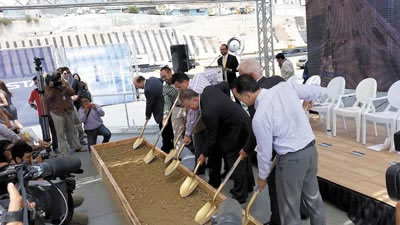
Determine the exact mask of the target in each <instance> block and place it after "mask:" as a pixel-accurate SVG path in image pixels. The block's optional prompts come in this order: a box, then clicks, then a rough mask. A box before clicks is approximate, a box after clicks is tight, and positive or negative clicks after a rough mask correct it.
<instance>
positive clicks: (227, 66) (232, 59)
mask: <svg viewBox="0 0 400 225" xmlns="http://www.w3.org/2000/svg"><path fill="white" fill-rule="evenodd" d="M219 50H220V52H221V55H222V56H221V57H220V58H219V59H218V66H222V68H223V69H224V72H225V73H226V78H227V79H228V80H227V81H228V84H229V88H231V89H232V87H231V84H232V82H233V80H235V78H236V71H237V67H238V66H239V62H238V60H237V59H236V56H233V55H230V54H228V45H226V44H222V45H221V47H220V48H219ZM235 101H236V103H238V104H240V102H239V100H238V99H237V98H236V97H235Z"/></svg>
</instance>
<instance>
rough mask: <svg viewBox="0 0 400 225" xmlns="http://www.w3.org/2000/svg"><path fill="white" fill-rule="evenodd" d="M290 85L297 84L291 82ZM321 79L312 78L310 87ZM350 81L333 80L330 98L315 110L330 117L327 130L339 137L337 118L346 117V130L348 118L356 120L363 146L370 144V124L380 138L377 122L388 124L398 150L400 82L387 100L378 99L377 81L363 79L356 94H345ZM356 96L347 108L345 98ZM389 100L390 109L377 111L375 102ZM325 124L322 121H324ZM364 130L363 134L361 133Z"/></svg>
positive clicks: (327, 119) (389, 132)
mask: <svg viewBox="0 0 400 225" xmlns="http://www.w3.org/2000/svg"><path fill="white" fill-rule="evenodd" d="M288 82H296V81H294V79H293V80H290V79H289V80H288ZM320 83H321V78H320V77H319V76H318V75H315V76H312V77H310V78H309V79H308V80H307V81H306V85H320ZM345 86H346V81H345V79H344V78H343V77H335V78H334V79H332V80H331V81H330V82H329V84H328V86H327V88H326V91H327V98H326V100H325V101H324V102H322V103H318V104H315V105H314V106H313V107H312V108H311V110H312V111H316V112H318V113H319V114H320V118H322V117H321V115H325V116H326V129H327V131H328V132H330V131H331V120H332V125H333V127H332V128H333V129H332V134H333V136H336V129H337V127H336V118H337V116H342V118H343V127H344V129H346V122H345V117H352V118H354V119H355V124H356V134H357V135H356V140H357V142H360V136H361V135H362V143H363V144H365V143H366V132H367V121H370V122H372V123H374V129H375V135H376V136H377V130H376V123H383V124H385V125H386V128H387V134H388V137H389V140H390V151H394V141H393V135H394V133H395V132H396V130H399V129H400V81H397V82H395V83H394V84H393V85H392V86H391V87H390V88H389V91H388V94H387V96H385V97H379V98H377V97H376V92H377V84H376V80H375V79H373V78H366V79H364V80H362V81H361V82H360V83H359V84H358V85H357V87H356V91H355V93H352V94H346V95H345V94H344V90H345ZM353 96H354V97H355V98H356V102H355V103H354V104H353V105H352V106H349V107H346V106H344V101H343V100H344V99H345V98H347V97H353ZM379 100H380V101H383V100H387V101H388V106H387V107H386V108H385V110H383V111H382V112H376V110H375V106H374V102H376V101H379ZM321 121H322V119H321ZM361 130H362V132H361Z"/></svg>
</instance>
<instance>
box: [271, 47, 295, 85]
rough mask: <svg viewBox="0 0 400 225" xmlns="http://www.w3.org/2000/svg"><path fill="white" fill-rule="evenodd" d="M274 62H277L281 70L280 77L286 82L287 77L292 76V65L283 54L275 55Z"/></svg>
mask: <svg viewBox="0 0 400 225" xmlns="http://www.w3.org/2000/svg"><path fill="white" fill-rule="evenodd" d="M275 58H276V61H278V64H279V68H281V76H282V78H283V79H285V80H288V79H289V77H291V76H293V75H294V67H293V63H292V62H291V61H290V60H288V59H286V57H285V55H284V54H283V53H278V54H277V55H276V57H275Z"/></svg>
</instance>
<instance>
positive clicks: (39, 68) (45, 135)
mask: <svg viewBox="0 0 400 225" xmlns="http://www.w3.org/2000/svg"><path fill="white" fill-rule="evenodd" d="M41 60H44V59H43V58H37V57H35V58H34V63H35V70H36V77H37V81H38V92H39V97H40V105H38V107H40V109H41V111H42V112H43V113H42V115H40V118H41V119H42V120H43V121H44V123H43V124H44V126H43V127H42V134H43V140H44V141H46V142H49V141H51V138H50V128H49V113H48V111H47V107H45V101H46V99H45V97H44V78H43V70H42V62H41ZM47 151H48V152H49V151H50V148H49V149H47Z"/></svg>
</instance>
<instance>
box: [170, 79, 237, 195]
mask: <svg viewBox="0 0 400 225" xmlns="http://www.w3.org/2000/svg"><path fill="white" fill-rule="evenodd" d="M217 75H218V74H217V73H212V72H205V73H199V74H196V75H195V76H194V77H193V78H192V79H189V77H188V76H187V75H186V74H185V73H180V72H178V73H175V74H174V75H172V83H173V84H174V85H175V87H176V88H177V89H179V91H183V90H186V89H192V90H193V91H195V92H196V93H197V94H202V93H203V90H204V88H206V87H207V86H214V87H216V88H218V89H219V90H220V91H222V92H223V93H225V94H226V95H227V96H230V89H229V85H228V83H227V82H225V81H223V82H220V83H218V81H217V80H218V79H217ZM197 112H198V110H195V111H194V110H188V113H187V119H186V131H185V138H184V143H188V142H189V141H190V140H191V138H192V137H193V142H194V147H195V152H194V153H195V160H196V161H197V159H198V157H199V156H200V154H201V153H202V152H203V151H204V148H205V143H206V140H207V129H205V127H204V125H203V122H202V121H201V119H200V121H199V123H198V124H196V125H194V126H193V128H192V125H191V121H193V124H194V121H196V120H197V119H198V116H199V113H197ZM186 139H187V140H186ZM215 157H219V158H221V157H222V156H221V155H218V154H217V155H216V156H215ZM212 161H215V162H216V163H214V164H212V163H210V161H209V164H208V165H209V166H210V170H209V177H210V180H209V183H210V184H211V185H213V187H215V188H217V187H218V186H219V184H220V183H221V176H220V172H221V160H219V161H218V160H212ZM212 161H211V162H212ZM225 170H229V168H228V167H227V163H225ZM198 173H199V174H204V173H205V166H204V165H203V166H201V167H200V168H199V171H198Z"/></svg>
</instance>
